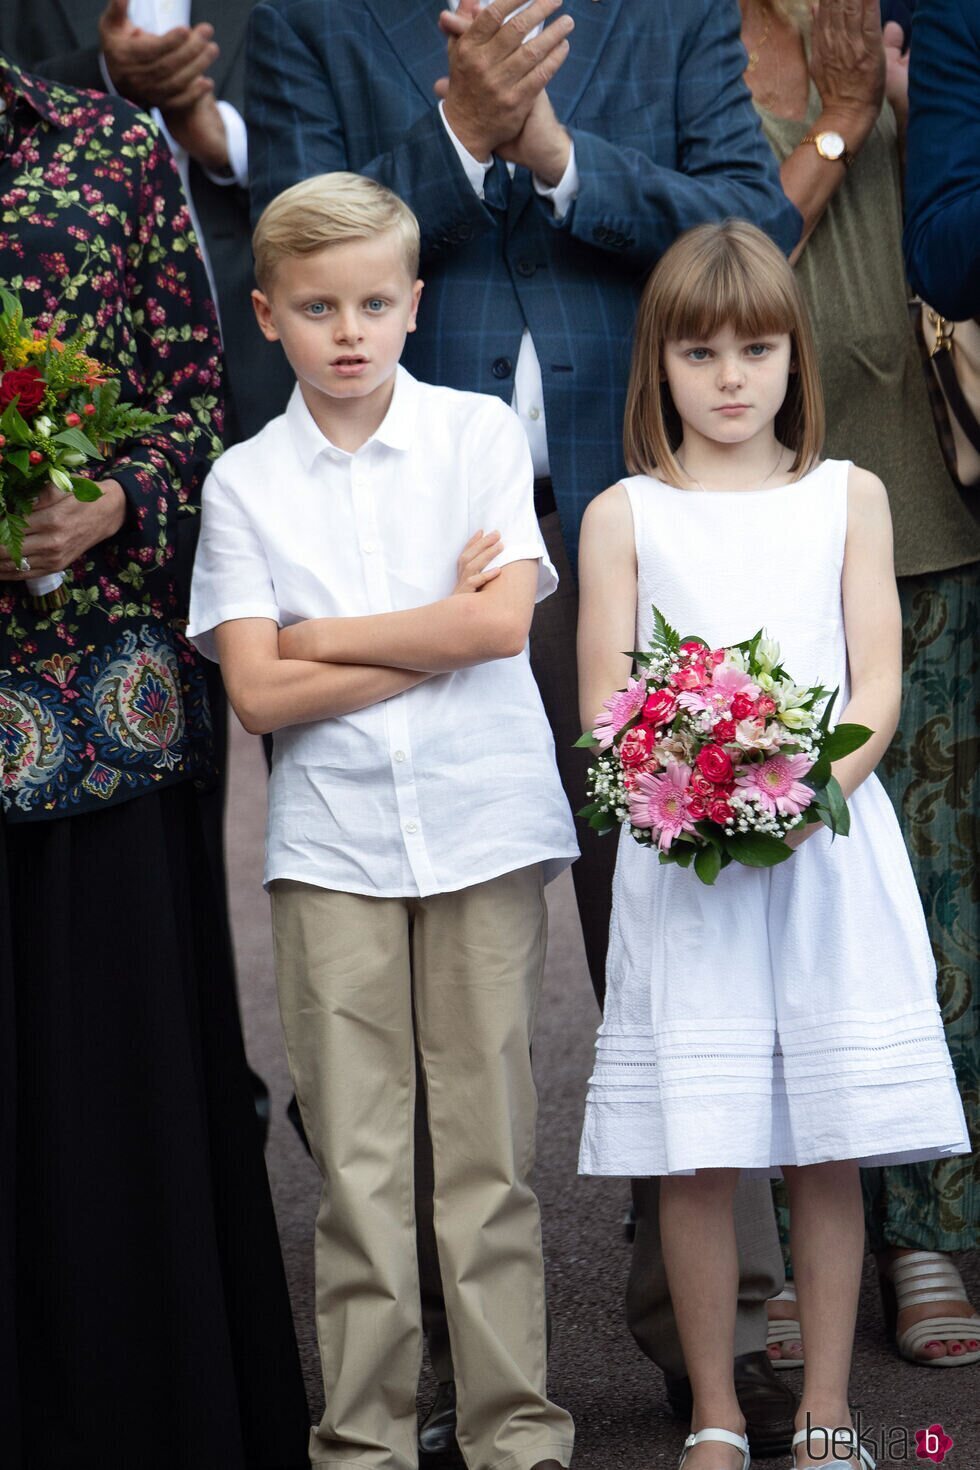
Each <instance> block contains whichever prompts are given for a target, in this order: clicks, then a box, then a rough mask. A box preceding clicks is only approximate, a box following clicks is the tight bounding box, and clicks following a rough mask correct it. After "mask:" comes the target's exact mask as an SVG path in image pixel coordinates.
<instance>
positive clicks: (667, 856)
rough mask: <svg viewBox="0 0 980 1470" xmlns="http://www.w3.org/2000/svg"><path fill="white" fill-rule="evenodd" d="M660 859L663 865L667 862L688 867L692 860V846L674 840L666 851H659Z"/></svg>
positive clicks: (680, 866)
mask: <svg viewBox="0 0 980 1470" xmlns="http://www.w3.org/2000/svg"><path fill="white" fill-rule="evenodd" d="M660 861H661V863H662V864H663V865H664V867H666V866H667V864H668V863H676V864H677V866H678V867H679V868H689V867H690V866H691V864H692V862H693V861H694V848H693V847H691V846H689V845H688V844H687V843H686V842H676V843H675V844H674V845H673V847H668V849H667V851H666V852H663V851H661V853H660Z"/></svg>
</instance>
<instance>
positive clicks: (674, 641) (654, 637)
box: [650, 603, 681, 654]
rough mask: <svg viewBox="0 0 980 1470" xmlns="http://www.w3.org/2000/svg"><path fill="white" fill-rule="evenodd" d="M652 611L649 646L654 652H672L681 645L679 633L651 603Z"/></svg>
mask: <svg viewBox="0 0 980 1470" xmlns="http://www.w3.org/2000/svg"><path fill="white" fill-rule="evenodd" d="M652 611H653V633H652V634H651V637H650V646H651V648H653V649H654V651H655V652H656V653H667V654H673V653H676V652H677V650H678V649H679V648H680V646H681V635H680V634H679V633H678V631H677V629H676V628H672V627H671V626H670V624H669V623H668V621H667V619H666V618H665V617H664V615H663V613H662V612H661V611H660V609H659V607H657V605H656V603H654V604H653V605H652Z"/></svg>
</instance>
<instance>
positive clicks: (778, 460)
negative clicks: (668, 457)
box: [677, 444, 784, 495]
mask: <svg viewBox="0 0 980 1470" xmlns="http://www.w3.org/2000/svg"><path fill="white" fill-rule="evenodd" d="M783 452H784V450H783V445H782V444H781V445H780V446H779V453H778V454H777V455H776V463H775V464H774V465H773V467H772V469H771V470H770V471H769V473H768V475H767V476H766V478H765V480H760V482H759V484H758V485H757V486H756V487H755V488H756V489H759V490H761V489H762V486H763V485H765V484H766V483H767V482H768V481H769V480H771V479H772V477H773V475H774V474H775V473H776V471H777V470H778V469H779V466H780V464H781V463H782V458H783ZM677 463H678V464H679V465H680V467H681V469H682V470H683V471H684V473H685V475H686V476H687V478H688V479H689V480H691V481H693V483H694V484H695V485H697V487H698V489H699V490H700V491H702V492H703V493H704V494H705V495H710V494H711V493H712V492H711V491H710V490H706V489H705V487H704V486H703V485H702V484H701V481H700V480H695V478H694V476H693V475H692V474H691V472H690V470H689V469H688V467H687V465H686V464H685V463H684V461H683V460H682V459H681V457H680V455H677Z"/></svg>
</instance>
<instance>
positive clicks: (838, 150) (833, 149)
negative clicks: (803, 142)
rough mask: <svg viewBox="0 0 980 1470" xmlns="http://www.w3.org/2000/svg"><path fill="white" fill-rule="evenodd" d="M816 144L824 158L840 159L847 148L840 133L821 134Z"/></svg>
mask: <svg viewBox="0 0 980 1470" xmlns="http://www.w3.org/2000/svg"><path fill="white" fill-rule="evenodd" d="M816 142H817V147H818V149H819V150H820V152H821V153H822V154H823V156H824V158H840V156H841V154H842V153H843V152H844V149H845V146H846V145H845V143H844V139H843V138H842V137H841V135H840V133H821V134H820V136H819V137H818V138H817V140H816Z"/></svg>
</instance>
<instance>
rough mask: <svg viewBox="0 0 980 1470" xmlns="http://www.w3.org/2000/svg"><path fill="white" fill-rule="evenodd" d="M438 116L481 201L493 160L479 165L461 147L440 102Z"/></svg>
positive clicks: (476, 160)
mask: <svg viewBox="0 0 980 1470" xmlns="http://www.w3.org/2000/svg"><path fill="white" fill-rule="evenodd" d="M439 116H440V117H441V118H442V125H443V127H444V128H445V129H446V132H447V133H448V134H449V140H450V142H451V143H452V145H453V147H454V148H455V149H456V156H457V158H458V159H459V161H460V163H461V164H462V165H463V170H464V172H465V174H466V177H467V178H468V179H469V181H470V185H471V187H472V189H473V193H474V194H475V195H476V197H477V198H478V199H482V198H483V197H484V185H485V183H486V178H487V170H488V169H489V168H491V167H492V166H493V159H492V158H488V159H487V161H486V163H481V162H480V160H479V159H478V158H474V157H473V155H472V153H471V152H470V150H469V149H468V148H464V147H463V145H462V143H461V142H460V141H459V139H458V138H457V136H456V134H455V133H454V132H453V130H452V128H451V127H450V126H449V124H448V122H447V121H446V108H445V104H444V103H442V102H440V103H439ZM559 187H560V186H559Z"/></svg>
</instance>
